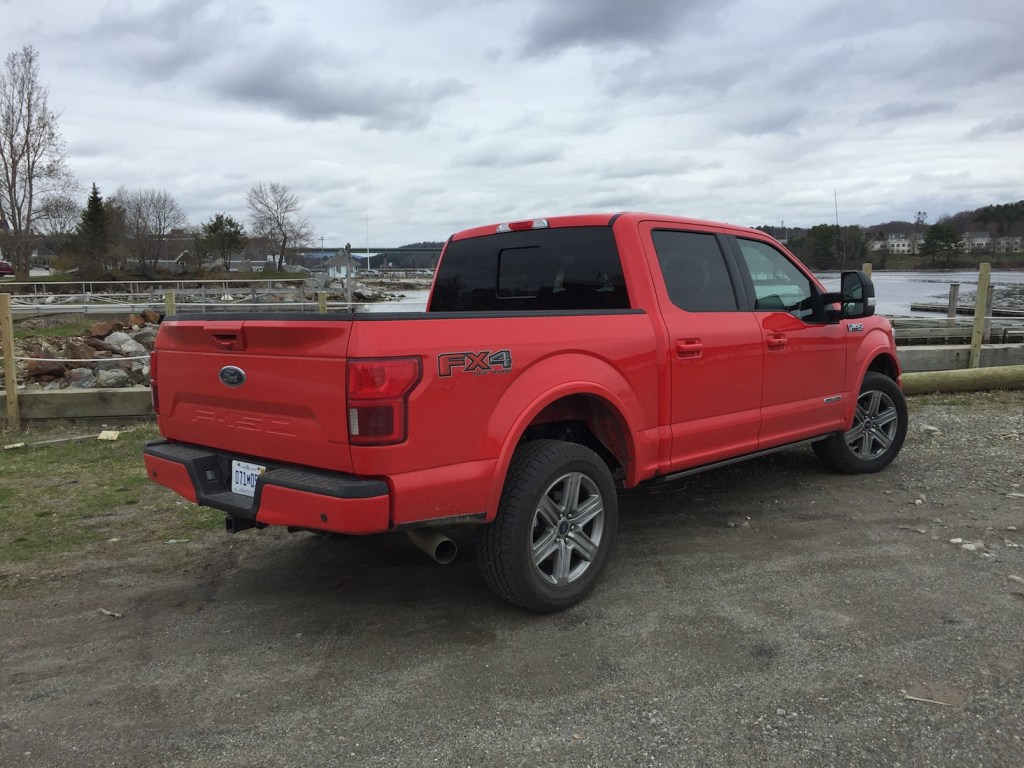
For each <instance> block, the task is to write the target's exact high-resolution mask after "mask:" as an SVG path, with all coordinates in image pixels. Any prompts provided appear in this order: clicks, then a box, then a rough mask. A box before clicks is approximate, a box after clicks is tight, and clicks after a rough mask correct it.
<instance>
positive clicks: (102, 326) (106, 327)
mask: <svg viewBox="0 0 1024 768" xmlns="http://www.w3.org/2000/svg"><path fill="white" fill-rule="evenodd" d="M120 328H121V324H120V323H116V322H114V321H112V320H108V321H105V322H101V323H94V324H93V325H92V326H91V327H90V328H89V330H88V331H87V333H88V334H89V335H90V336H92V337H93V338H96V339H102V338H105V337H107V336H109V335H110V334H112V333H113V332H114V331H117V330H120Z"/></svg>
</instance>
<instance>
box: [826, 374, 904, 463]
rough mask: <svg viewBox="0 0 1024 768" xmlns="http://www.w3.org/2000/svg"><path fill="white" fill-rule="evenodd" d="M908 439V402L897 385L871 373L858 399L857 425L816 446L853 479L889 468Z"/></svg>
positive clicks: (855, 421)
mask: <svg viewBox="0 0 1024 768" xmlns="http://www.w3.org/2000/svg"><path fill="white" fill-rule="evenodd" d="M906 436H907V400H906V398H905V397H904V396H903V392H902V391H901V390H900V388H899V386H898V385H897V384H896V382H895V381H893V380H892V379H890V378H889V377H888V376H885V375H883V374H881V373H873V372H872V373H868V374H867V375H866V376H865V377H864V382H863V384H861V388H860V395H859V396H858V397H857V410H856V412H855V413H854V416H853V425H852V426H851V427H850V429H849V430H848V431H846V432H837V433H835V434H834V435H831V436H829V437H828V438H826V439H825V440H821V441H820V442H817V443H815V444H814V446H813V448H814V452H815V453H816V454H817V456H818V458H819V459H821V460H822V461H823V462H824V463H825V464H826V465H827V466H829V467H831V468H832V469H835V470H838V471H839V472H845V473H847V474H850V475H859V474H866V473H869V472H878V471H879V470H881V469H884V468H885V467H887V466H889V464H890V463H891V462H892V460H893V459H895V458H896V455H897V454H898V453H899V452H900V449H901V448H902V447H903V441H904V440H905V439H906Z"/></svg>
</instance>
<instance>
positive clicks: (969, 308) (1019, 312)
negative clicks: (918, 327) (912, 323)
mask: <svg viewBox="0 0 1024 768" xmlns="http://www.w3.org/2000/svg"><path fill="white" fill-rule="evenodd" d="M910 310H911V311H912V312H938V313H941V314H943V315H945V314H948V313H949V305H948V304H911V305H910ZM956 313H957V314H958V315H967V316H973V315H974V305H973V304H958V305H957V308H956ZM989 314H990V315H991V316H992V317H1024V309H998V308H995V307H993V308H992V309H990V310H989Z"/></svg>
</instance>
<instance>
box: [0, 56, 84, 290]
mask: <svg viewBox="0 0 1024 768" xmlns="http://www.w3.org/2000/svg"><path fill="white" fill-rule="evenodd" d="M38 59H39V54H38V53H37V52H36V50H35V48H33V47H32V46H29V45H26V46H25V47H24V48H22V49H21V50H20V51H18V52H16V53H11V54H9V55H8V56H7V59H6V60H5V61H4V67H3V69H2V70H0V236H2V237H3V240H4V245H5V250H7V251H9V252H10V255H11V261H12V262H13V263H14V267H15V270H16V271H17V274H18V277H19V278H21V279H27V278H28V271H29V260H30V258H31V255H32V240H33V237H34V236H35V228H36V226H37V224H38V222H37V219H40V218H44V215H43V213H42V212H43V211H44V210H45V203H46V201H47V199H48V198H49V197H51V196H54V195H60V194H61V193H64V192H67V191H68V190H69V189H70V188H72V187H73V186H74V180H73V178H72V176H71V173H70V172H69V171H68V169H67V165H66V163H65V159H64V139H63V138H62V137H61V134H60V131H59V129H58V127H57V114H56V113H54V112H53V111H52V110H51V109H50V108H49V106H48V104H47V100H48V97H49V89H48V88H46V87H45V86H43V85H41V84H40V82H39V62H38Z"/></svg>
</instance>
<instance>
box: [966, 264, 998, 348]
mask: <svg viewBox="0 0 1024 768" xmlns="http://www.w3.org/2000/svg"><path fill="white" fill-rule="evenodd" d="M991 271H992V265H991V264H989V263H988V262H987V261H983V262H982V263H981V264H980V265H978V293H977V296H975V299H974V328H973V329H972V331H971V354H970V356H969V357H968V358H967V367H968V368H980V367H981V345H982V344H983V343H984V341H985V317H986V316H987V315H988V287H989V283H990V274H991Z"/></svg>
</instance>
